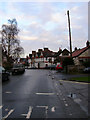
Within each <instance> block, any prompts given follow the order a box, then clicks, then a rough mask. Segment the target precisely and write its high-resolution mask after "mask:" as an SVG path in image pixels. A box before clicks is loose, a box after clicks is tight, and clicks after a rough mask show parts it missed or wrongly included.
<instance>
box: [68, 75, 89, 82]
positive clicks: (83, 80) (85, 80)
mask: <svg viewBox="0 0 90 120" xmlns="http://www.w3.org/2000/svg"><path fill="white" fill-rule="evenodd" d="M70 80H74V81H78V82H90V76H86V77H74V78H71V79H70Z"/></svg>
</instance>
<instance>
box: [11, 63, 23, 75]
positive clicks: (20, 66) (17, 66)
mask: <svg viewBox="0 0 90 120" xmlns="http://www.w3.org/2000/svg"><path fill="white" fill-rule="evenodd" d="M24 72H25V67H24V65H23V64H14V65H13V68H12V74H13V75H14V74H21V73H24Z"/></svg>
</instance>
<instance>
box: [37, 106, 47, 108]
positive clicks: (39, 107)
mask: <svg viewBox="0 0 90 120" xmlns="http://www.w3.org/2000/svg"><path fill="white" fill-rule="evenodd" d="M36 107H39V108H46V107H48V106H36Z"/></svg>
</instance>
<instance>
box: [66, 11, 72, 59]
mask: <svg viewBox="0 0 90 120" xmlns="http://www.w3.org/2000/svg"><path fill="white" fill-rule="evenodd" d="M67 15H68V26H69V39H70V56H71V57H72V43H71V29H70V17H69V10H68V11H67Z"/></svg>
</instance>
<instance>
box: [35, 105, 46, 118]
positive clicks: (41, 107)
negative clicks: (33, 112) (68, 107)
mask: <svg viewBox="0 0 90 120" xmlns="http://www.w3.org/2000/svg"><path fill="white" fill-rule="evenodd" d="M36 107H38V108H45V114H46V118H47V113H48V106H36Z"/></svg>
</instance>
